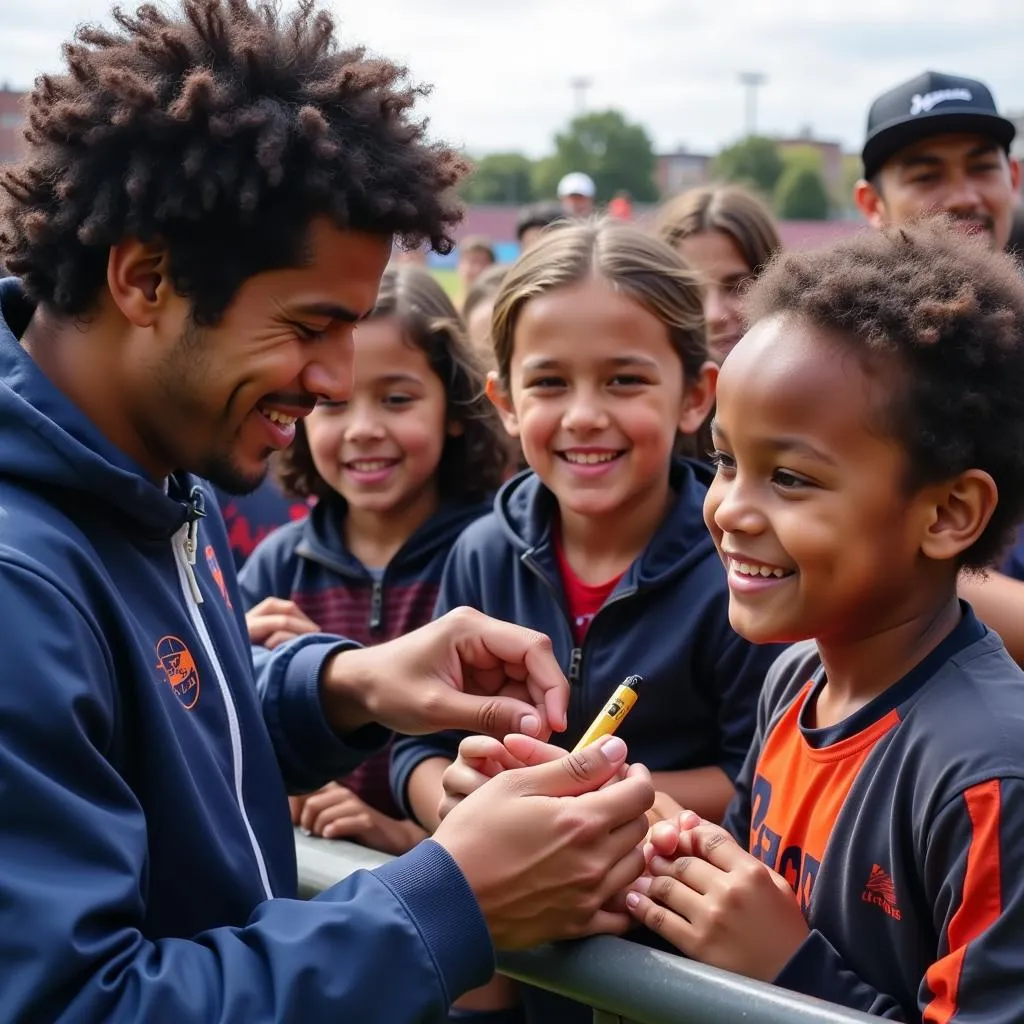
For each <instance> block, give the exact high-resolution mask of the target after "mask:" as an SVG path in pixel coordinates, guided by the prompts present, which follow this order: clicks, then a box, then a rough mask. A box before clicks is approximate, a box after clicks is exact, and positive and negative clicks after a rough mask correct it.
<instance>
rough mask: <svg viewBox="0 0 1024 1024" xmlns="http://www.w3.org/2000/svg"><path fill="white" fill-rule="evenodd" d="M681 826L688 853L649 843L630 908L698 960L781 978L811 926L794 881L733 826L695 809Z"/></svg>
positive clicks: (764, 978) (752, 974)
mask: <svg viewBox="0 0 1024 1024" xmlns="http://www.w3.org/2000/svg"><path fill="white" fill-rule="evenodd" d="M679 825H680V829H681V830H680V832H679V833H678V846H677V850H676V853H678V854H680V856H678V857H676V858H675V859H673V860H669V859H668V858H666V857H664V856H662V855H661V853H659V852H658V851H657V848H656V846H652V844H648V851H647V853H648V858H649V859H648V866H647V874H646V875H644V876H643V877H641V878H639V879H637V881H636V882H635V883H634V884H633V886H632V891H631V892H630V893H629V895H628V896H627V898H626V905H627V906H628V907H629V910H630V912H631V913H632V914H633V916H634V917H635V918H636V919H637V920H638V921H640V922H641V923H642V924H644V925H646V926H647V927H648V928H650V929H651V931H654V932H657V933H658V934H659V935H661V936H662V937H663V938H665V939H667V940H668V941H669V942H671V943H672V944H673V945H674V946H676V947H677V948H678V949H680V950H681V951H682V952H683V953H685V954H686V955H687V956H689V957H691V958H692V959H694V960H699V961H701V962H702V963H706V964H710V965H711V966H713V967H721V968H723V969H724V970H727V971H733V972H734V973H736V974H743V975H745V976H746V977H748V978H755V979H758V980H760V981H768V982H770V981H773V980H774V979H775V978H776V977H778V974H779V972H780V971H781V970H782V968H783V967H784V966H785V965H786V963H787V962H788V960H789V959H790V958H791V957H792V956H793V954H794V953H795V952H796V951H797V949H798V948H799V947H800V945H801V943H802V942H803V941H804V939H805V938H806V937H807V935H808V932H809V929H808V927H807V922H806V921H805V920H804V916H803V914H802V913H801V911H800V907H799V904H798V903H797V901H796V895H795V894H794V892H793V890H792V889H791V888H790V886H789V883H788V882H786V880H785V879H784V878H783V877H782V876H781V875H778V874H776V873H775V872H774V871H772V870H771V869H770V868H769V867H767V865H765V864H762V863H761V861H759V860H758V859H757V858H756V857H753V856H751V854H749V853H747V852H746V850H744V849H743V848H742V847H741V846H740V845H739V844H738V843H737V842H736V840H735V839H733V838H732V836H730V835H729V833H728V832H726V831H725V829H723V828H719V826H717V825H712V824H710V823H708V822H705V821H702V819H700V818H699V817H698V816H697V815H695V814H693V813H692V812H687V813H685V814H683V815H681V816H680V818H679ZM658 829H659V833H661V835H660V836H659V838H660V839H661V840H662V843H663V845H664V840H665V835H664V826H658Z"/></svg>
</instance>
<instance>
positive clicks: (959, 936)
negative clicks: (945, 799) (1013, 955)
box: [924, 779, 1003, 1024]
mask: <svg viewBox="0 0 1024 1024" xmlns="http://www.w3.org/2000/svg"><path fill="white" fill-rule="evenodd" d="M964 802H965V803H966V805H967V808H966V809H967V816H968V818H969V819H970V822H971V842H970V846H969V848H968V851H967V867H966V870H965V871H964V881H963V892H962V894H961V901H960V906H959V907H957V909H956V912H955V913H954V914H953V916H952V918H951V919H950V921H949V926H948V928H947V930H946V948H947V950H948V953H947V954H946V956H944V957H942V959H940V960H937V961H936V962H935V963H934V964H932V966H931V967H929V968H928V971H927V973H926V974H925V981H926V982H927V984H928V988H929V990H930V991H931V992H932V994H933V995H932V1000H931V1002H930V1003H929V1004H928V1006H927V1007H926V1008H925V1012H924V1020H925V1021H926V1022H929V1024H948V1022H949V1021H951V1020H952V1019H953V1016H954V1015H955V1014H956V1012H957V1009H958V1003H957V997H958V994H959V988H960V978H961V975H962V972H963V965H964V958H965V957H966V955H967V947H968V945H969V944H970V943H971V942H972V941H973V940H974V939H976V938H977V937H978V936H979V935H981V934H982V932H984V931H985V929H986V928H988V927H990V926H991V925H992V924H993V923H994V922H995V921H996V919H997V918H998V917H999V915H1000V913H1001V911H1002V899H1003V894H1002V884H1001V877H1002V876H1001V864H1000V852H999V834H1000V829H999V826H1000V790H999V780H998V779H991V780H989V781H988V782H982V783H979V784H978V785H977V786H973V787H971V788H970V789H968V790H965V791H964Z"/></svg>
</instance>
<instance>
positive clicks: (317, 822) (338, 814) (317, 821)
mask: <svg viewBox="0 0 1024 1024" xmlns="http://www.w3.org/2000/svg"><path fill="white" fill-rule="evenodd" d="M299 825H300V827H301V828H302V829H303V830H304V831H305V832H306V833H307V834H309V835H314V836H322V837H323V838H324V839H352V840H355V841H356V842H359V843H362V844H363V845H364V846H369V847H370V848H371V849H373V850H380V851H381V852H382V853H390V854H393V855H395V856H396V857H397V856H400V855H401V854H403V853H406V852H407V851H408V850H411V849H412V847H413V846H415V845H416V843H417V842H419V840H420V839H424V838H426V832H424V831H423V830H422V829H420V828H418V827H417V826H416V825H415V823H413V822H408V821H398V820H397V819H395V818H390V817H388V815H386V814H384V813H383V812H381V811H378V810H377V809H376V808H374V807H371V806H370V805H369V804H367V803H365V802H364V801H363V800H361V799H360V798H359V797H358V796H356V794H355V793H353V792H352V791H351V790H350V789H346V788H345V787H344V786H342V785H339V784H338V783H337V782H328V783H327V785H326V786H324V788H323V789H320V790H318V791H317V792H316V793H312V794H311V795H310V796H308V797H307V798H306V800H305V803H304V805H303V807H302V812H301V814H300V816H299Z"/></svg>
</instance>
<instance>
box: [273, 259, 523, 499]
mask: <svg viewBox="0 0 1024 1024" xmlns="http://www.w3.org/2000/svg"><path fill="white" fill-rule="evenodd" d="M378 317H394V319H395V320H396V321H397V322H398V324H399V326H400V328H401V330H402V332H403V334H404V335H405V340H406V342H407V344H409V345H412V346H413V347H415V348H418V349H421V350H422V351H423V353H424V354H425V355H426V357H427V362H428V363H429V364H430V368H431V369H432V370H433V371H434V373H435V374H437V376H438V378H440V380H441V383H442V384H444V391H445V400H446V403H447V413H448V418H449V420H456V421H458V422H459V423H460V424H461V425H462V433H460V434H458V435H457V436H449V437H447V438H445V444H444V450H443V451H442V453H441V462H440V463H439V465H438V468H437V472H438V483H439V490H440V494H441V498H442V500H444V501H466V502H471V501H481V500H483V499H485V498H487V497H488V496H489V495H490V494H491V493H492V492H494V491H496V490H497V489H498V486H499V485H500V483H501V481H502V478H503V476H504V472H505V467H506V464H507V462H508V448H507V445H506V442H505V438H504V432H503V430H502V427H501V423H500V421H499V420H498V414H497V412H496V411H495V409H494V406H492V405H491V403H490V402H489V401H488V399H487V396H486V394H485V392H484V371H483V369H482V367H481V366H480V364H479V362H478V361H477V357H476V353H475V352H474V351H473V349H472V348H471V347H470V345H469V343H468V342H467V341H466V338H465V332H464V330H463V327H462V321H461V320H460V319H459V314H458V313H457V312H456V310H455V307H454V306H453V305H452V301H451V299H449V298H448V296H447V294H446V293H445V290H444V289H443V288H442V287H441V285H440V284H438V282H437V281H436V280H435V279H434V278H433V277H431V275H430V274H429V273H427V272H426V271H425V270H421V269H420V268H419V267H414V266H408V265H403V266H394V267H389V268H388V269H387V270H386V271H385V272H384V277H383V279H382V280H381V286H380V293H379V294H378V296H377V304H376V305H375V306H374V307H373V312H372V313H371V314H370V319H376V318H378ZM358 337H359V328H358V327H356V338H357V339H358ZM357 344H358V340H357ZM277 472H278V475H279V477H280V480H281V485H282V487H283V488H284V489H285V491H286V492H287V493H288V494H290V495H293V496H295V497H298V498H308V497H317V498H321V499H323V498H329V497H330V496H331V495H333V494H334V491H333V489H332V488H331V487H330V485H329V484H328V483H327V482H326V481H325V480H324V478H323V477H322V476H320V474H319V473H318V472H317V468H316V465H315V464H314V463H313V456H312V453H311V452H310V450H309V441H308V439H307V437H306V428H305V426H304V425H303V423H302V421H301V420H300V421H299V423H298V424H297V425H296V432H295V440H294V441H293V442H292V444H291V446H290V447H289V448H288V449H287V450H285V451H283V452H281V453H280V455H279V456H278V462H277Z"/></svg>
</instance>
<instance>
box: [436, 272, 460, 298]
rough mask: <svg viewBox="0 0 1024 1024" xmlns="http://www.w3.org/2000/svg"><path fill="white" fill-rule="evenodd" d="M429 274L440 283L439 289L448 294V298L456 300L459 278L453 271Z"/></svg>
mask: <svg viewBox="0 0 1024 1024" xmlns="http://www.w3.org/2000/svg"><path fill="white" fill-rule="evenodd" d="M431 274H433V275H434V277H436V278H437V280H438V281H439V282H440V283H441V287H442V288H444V290H445V291H446V292H447V293H448V296H449V298H452V299H458V297H459V277H458V274H457V273H456V272H455V270H454V269H451V270H432V271H431Z"/></svg>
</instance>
